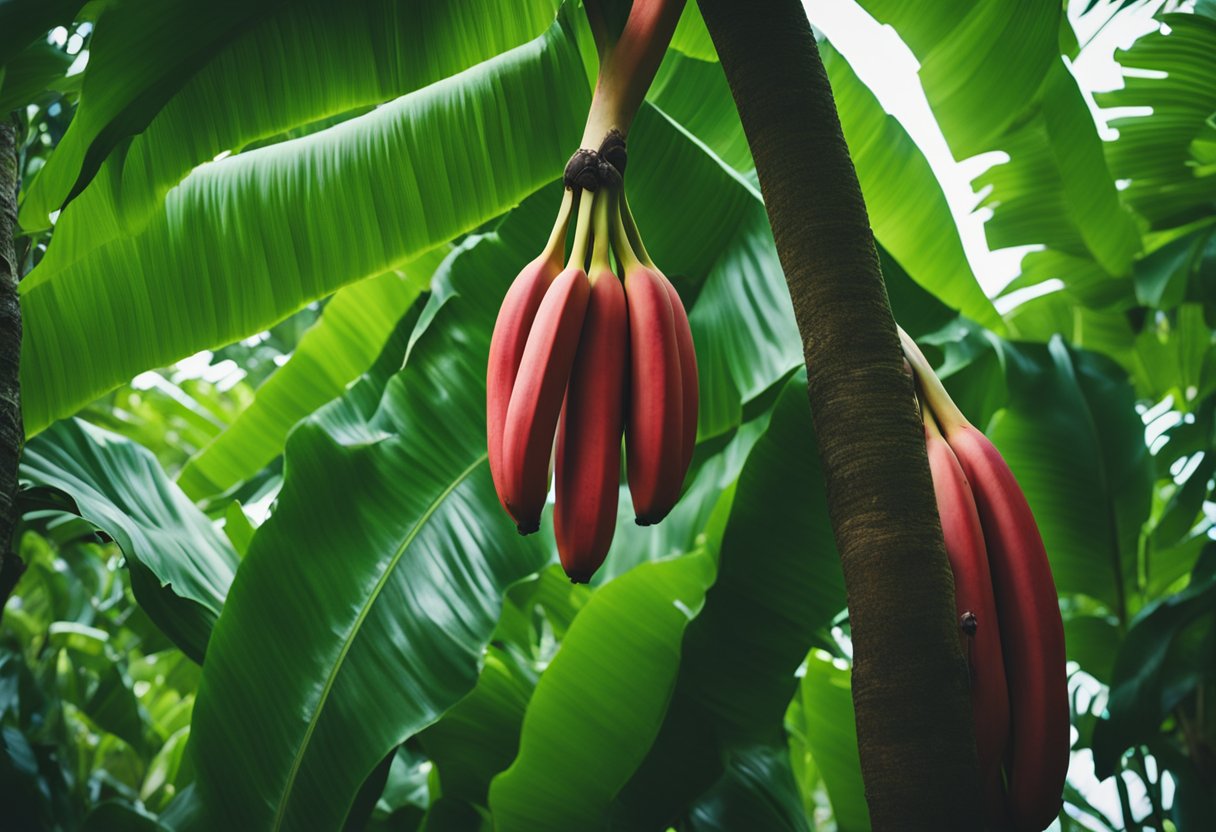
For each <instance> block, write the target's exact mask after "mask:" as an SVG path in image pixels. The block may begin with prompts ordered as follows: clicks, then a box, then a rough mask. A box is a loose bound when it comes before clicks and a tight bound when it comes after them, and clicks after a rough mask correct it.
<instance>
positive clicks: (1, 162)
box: [0, 118, 25, 612]
mask: <svg viewBox="0 0 1216 832" xmlns="http://www.w3.org/2000/svg"><path fill="white" fill-rule="evenodd" d="M16 230H17V125H16V122H15V121H14V120H13V119H10V118H3V120H0V612H3V609H4V602H5V601H6V600H8V596H9V593H11V592H12V590H13V587H14V586H15V585H16V583H17V579H18V578H19V577H20V576H21V572H22V571H23V569H24V565H23V564H22V562H21V559H20V558H19V557H18V556H17V555H16V553H15V552H14V551H13V548H14V543H15V541H14V540H13V532H14V529H15V528H16V526H17V520H18V517H17V463H18V461H19V460H20V458H21V447H22V444H23V442H24V437H25V431H24V429H23V427H22V424H21V379H20V375H19V374H20V369H21V305H20V303H19V301H18V298H17V281H18V280H19V279H20V276H21V271H20V266H19V264H18V263H17V257H16V253H15V252H14V250H13V236H14V234H15V232H16Z"/></svg>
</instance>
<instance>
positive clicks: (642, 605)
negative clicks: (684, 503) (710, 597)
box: [490, 551, 713, 832]
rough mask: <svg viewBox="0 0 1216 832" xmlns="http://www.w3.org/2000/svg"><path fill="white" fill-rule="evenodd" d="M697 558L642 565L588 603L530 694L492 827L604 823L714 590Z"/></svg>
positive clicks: (496, 795) (707, 565)
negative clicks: (688, 634) (689, 632)
mask: <svg viewBox="0 0 1216 832" xmlns="http://www.w3.org/2000/svg"><path fill="white" fill-rule="evenodd" d="M712 576H713V561H712V560H711V558H710V556H709V555H708V554H707V553H706V552H704V551H700V552H693V553H690V554H688V555H684V556H682V557H679V558H676V559H674V560H667V561H660V562H653V563H645V564H642V565H641V566H638V567H637V568H636V569H633V570H631V571H630V572H629V573H627V574H625V575H622V576H621V577H620V578H617V579H616V580H614V581H612V582H610V583H608V584H607V585H605V586H604V587H602V588H601V589H599V590H597V591H596V592H595V594H594V595H592V596H591V600H590V601H589V602H588V604H587V606H586V607H584V608H583V610H582V611H581V612H580V613H579V615H578V617H577V618H576V619H575V620H574V623H573V624H572V625H571V627H570V630H569V632H567V634H566V637H565V639H563V641H562V646H561V649H560V650H559V651H558V653H557V656H555V657H554V659H553V661H552V662H551V663H550V664H549V667H548V668H547V669H546V670H545V673H544V675H542V676H541V678H540V681H539V682H538V684H537V686H536V691H535V693H534V694H533V695H532V700H531V702H529V704H528V710H527V713H526V714H525V715H524V721H523V731H522V734H521V736H520V743H519V756H518V757H517V758H516V760H515V762H514V763H513V764H512V765H511V767H510V768H509V769H507V770H506V771H505V772H503V773H502V774H500V775H498V777H496V778H495V779H494V782H493V783H492V784H491V787H490V809H491V810H492V812H493V815H494V822H495V827H496V828H497V829H501V830H504V832H507V831H508V830H516V829H518V830H528V832H544V831H545V830H565V829H585V828H592V827H595V826H598V825H600V824H601V823H602V818H603V815H604V813H605V811H606V810H607V809H608V806H609V805H610V803H611V801H612V798H613V795H614V794H615V793H616V791H617V789H619V788H620V787H621V786H622V785H624V783H625V781H626V780H627V779H628V778H629V776H630V774H631V773H632V772H633V769H634V767H635V766H636V765H637V764H638V762H639V761H641V759H642V758H643V756H645V754H646V750H647V748H648V747H649V745H650V742H651V740H653V738H654V736H655V734H656V733H657V732H658V730H659V725H660V724H661V722H662V719H663V711H664V709H665V708H666V705H667V700H668V696H669V695H670V693H671V686H672V684H673V683H674V681H675V676H676V668H677V667H678V666H679V661H680V642H681V637H682V636H683V634H684V631H685V628H686V627H687V626H688V623H689V620H690V619H692V618H693V617H694V616H695V615H696V614H697V611H698V610H699V609H700V607H701V603H702V600H703V599H704V596H705V589H706V587H707V586H708V585H709V583H710V582H711V581H712Z"/></svg>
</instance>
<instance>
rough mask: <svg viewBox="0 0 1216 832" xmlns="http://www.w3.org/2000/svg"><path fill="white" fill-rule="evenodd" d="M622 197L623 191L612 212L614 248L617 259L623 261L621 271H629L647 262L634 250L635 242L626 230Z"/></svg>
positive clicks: (617, 197) (618, 196)
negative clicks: (622, 214) (640, 258)
mask: <svg viewBox="0 0 1216 832" xmlns="http://www.w3.org/2000/svg"><path fill="white" fill-rule="evenodd" d="M622 198H623V192H622V193H621V194H618V195H616V202H617V205H615V206H613V207H614V208H616V210H614V211H612V212H611V219H612V250H613V251H615V252H616V259H617V260H619V261H620V263H621V271H622V272H628V271H629V270H630V269H635V268H637V267H638V266H644V265H646V264H645V263H643V262H642V261H641V260H639V259H638V256H637V253H636V252H635V251H634V250H633V244H632V243H630V241H629V233H628V231H626V230H625V223H624V221H623V220H622V219H621V209H620V203H621V201H622Z"/></svg>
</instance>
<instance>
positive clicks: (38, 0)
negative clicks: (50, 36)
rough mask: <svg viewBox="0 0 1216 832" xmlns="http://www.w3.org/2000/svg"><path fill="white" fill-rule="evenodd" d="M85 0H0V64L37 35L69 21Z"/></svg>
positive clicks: (5, 62)
mask: <svg viewBox="0 0 1216 832" xmlns="http://www.w3.org/2000/svg"><path fill="white" fill-rule="evenodd" d="M84 4H85V0H0V67H4V66H5V65H6V64H8V62H9V61H10V60H12V57H13V56H14V55H16V54H17V53H18V52H20V51H21V50H23V49H25V48H26V47H27V46H29V45H30V44H31V43H33V42H34V41H35V40H37V39H38V37H39V36H40V35H43V34H45V33H46V32H47V31H48V30H50V29H51V28H53V27H54V26H56V25H58V24H68V23H71V22H72V16H73V15H75V14H76V12H77V10H78V9H79V8H80V7H81V6H83V5H84Z"/></svg>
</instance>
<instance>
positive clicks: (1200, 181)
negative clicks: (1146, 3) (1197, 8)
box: [1094, 14, 1216, 228]
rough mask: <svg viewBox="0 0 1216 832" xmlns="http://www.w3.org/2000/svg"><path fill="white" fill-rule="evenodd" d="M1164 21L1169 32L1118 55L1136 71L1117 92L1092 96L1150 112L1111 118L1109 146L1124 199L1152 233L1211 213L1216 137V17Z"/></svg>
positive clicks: (1142, 40) (1173, 16)
mask: <svg viewBox="0 0 1216 832" xmlns="http://www.w3.org/2000/svg"><path fill="white" fill-rule="evenodd" d="M1161 21H1162V22H1163V23H1165V24H1166V25H1167V26H1168V27H1169V34H1164V33H1163V32H1162V31H1158V32H1154V33H1152V34H1148V35H1145V36H1144V37H1142V38H1140V39H1139V40H1137V41H1136V42H1135V43H1134V44H1132V46H1131V48H1130V49H1123V50H1119V51H1118V52H1117V53H1116V55H1115V57H1116V60H1118V61H1119V63H1120V64H1122V65H1123V66H1124V67H1126V68H1128V69H1131V70H1134V71H1136V73H1137V74H1135V75H1125V77H1124V79H1123V82H1124V87H1123V88H1122V89H1119V90H1115V91H1113V92H1106V93H1098V94H1096V95H1095V96H1094V98H1095V100H1096V101H1097V103H1098V104H1099V105H1100V106H1102V107H1110V108H1114V107H1119V108H1122V107H1151V108H1152V110H1151V115H1148V116H1144V115H1127V116H1122V117H1119V118H1115V119H1112V120H1111V122H1110V126H1111V127H1113V128H1114V129H1116V130H1118V131H1119V138H1118V139H1117V140H1116V141H1114V142H1112V143H1110V144H1108V145H1107V158H1108V160H1109V163H1110V168H1111V171H1112V172H1113V173H1114V175H1115V176H1117V177H1118V178H1120V179H1126V180H1130V181H1129V183H1128V186H1127V189H1126V190H1124V191H1123V193H1122V196H1123V199H1125V200H1126V201H1127V202H1128V203H1129V204H1130V205H1132V206H1133V207H1134V208H1135V209H1136V211H1137V212H1139V213H1140V214H1141V215H1143V216H1144V217H1145V218H1146V219H1147V220H1148V221H1149V222H1150V223H1151V224H1152V227H1153V228H1166V227H1170V226H1174V225H1182V224H1184V223H1186V222H1190V221H1191V220H1193V219H1196V218H1198V217H1204V216H1208V215H1210V214H1211V204H1212V199H1213V197H1214V196H1216V166H1214V165H1216V153H1213V151H1212V147H1213V145H1212V142H1213V139H1214V138H1216V136H1214V131H1213V128H1212V127H1211V124H1212V122H1211V117H1212V114H1213V113H1214V112H1216V19H1213V18H1211V17H1207V16H1204V15H1199V14H1168V15H1162V16H1161ZM1146 70H1147V71H1148V72H1147V73H1144V71H1146ZM1161 73H1164V76H1162V75H1161ZM1146 75H1147V77H1146Z"/></svg>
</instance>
